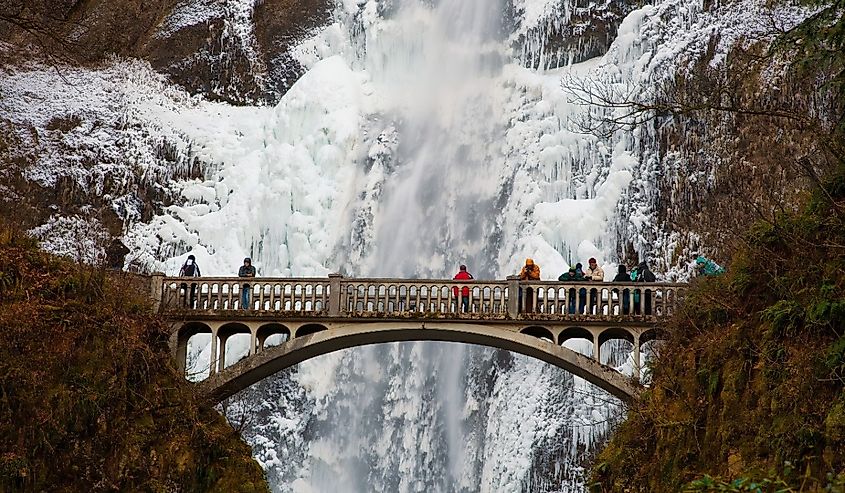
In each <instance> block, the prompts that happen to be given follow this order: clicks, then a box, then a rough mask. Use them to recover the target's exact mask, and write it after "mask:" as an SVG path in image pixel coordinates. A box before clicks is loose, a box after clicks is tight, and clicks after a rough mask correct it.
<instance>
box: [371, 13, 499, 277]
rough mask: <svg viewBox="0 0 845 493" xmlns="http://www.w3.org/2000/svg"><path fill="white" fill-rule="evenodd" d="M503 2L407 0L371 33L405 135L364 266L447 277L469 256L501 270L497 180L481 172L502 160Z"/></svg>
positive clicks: (378, 74)
mask: <svg viewBox="0 0 845 493" xmlns="http://www.w3.org/2000/svg"><path fill="white" fill-rule="evenodd" d="M503 12H504V5H503V2H502V0H492V1H491V0H443V1H441V2H439V3H438V4H437V5H436V6H435V7H433V8H432V7H430V6H429V5H427V3H426V2H420V1H418V0H406V1H404V2H402V3H400V4H399V7H398V10H397V12H396V14H395V17H394V18H393V19H392V20H391V21H389V22H388V23H387V24H386V25H385V26H384V27H382V28H381V29H379V30H378V32H376V33H372V34H368V36H367V43H366V55H365V59H364V63H365V66H366V70H367V71H368V73H370V74H371V77H372V80H373V84H374V85H375V86H376V90H377V91H378V92H379V93H380V94H387V95H388V96H387V97H389V98H391V101H390V102H389V103H388V104H389V105H390V107H392V108H394V111H395V112H394V113H393V114H389V115H388V116H389V117H390V118H392V119H393V120H394V121H396V122H397V125H398V133H399V135H400V136H401V138H400V140H399V145H398V147H397V149H396V157H395V160H396V161H395V162H396V172H395V176H394V177H393V178H392V179H391V181H390V184H389V185H388V186H387V187H386V188H385V194H384V200H383V201H381V203H380V205H379V209H378V213H377V215H376V218H375V221H374V223H375V224H374V227H375V228H376V235H375V240H374V242H373V245H372V253H371V254H370V255H369V259H367V260H366V261H365V263H364V265H363V266H362V267H363V268H362V270H363V271H364V272H365V273H367V274H373V275H388V276H393V275H397V276H399V275H401V276H412V277H417V276H419V277H426V276H427V277H432V276H434V277H443V276H445V275H447V274H448V273H449V272H450V271H452V270H456V269H457V264H458V263H462V262H466V263H468V264H470V265H471V266H473V268H474V270H475V271H476V275H486V276H490V275H492V274H494V273H495V270H496V268H495V265H494V264H493V263H492V262H491V259H490V258H489V257H486V256H485V255H484V253H485V248H484V246H485V243H487V242H489V241H491V240H492V239H494V238H495V229H496V227H495V224H496V212H495V198H496V191H497V190H496V185H497V183H496V182H495V181H492V180H485V179H483V178H482V177H489V176H496V173H497V170H498V169H501V168H502V165H501V161H502V155H501V152H500V149H499V147H500V145H497V143H500V142H501V141H502V138H503V136H504V122H502V121H501V120H502V116H503V115H502V112H501V111H500V108H501V106H499V107H498V108H497V107H496V105H497V103H498V101H497V97H496V96H498V95H499V94H500V93H501V91H497V89H498V85H499V84H500V79H499V78H498V76H499V75H500V74H501V71H502V67H503V65H504V62H503V53H502V49H503V48H502V46H503V44H502V40H501V39H500V38H501V37H502V22H503V21H502V15H503Z"/></svg>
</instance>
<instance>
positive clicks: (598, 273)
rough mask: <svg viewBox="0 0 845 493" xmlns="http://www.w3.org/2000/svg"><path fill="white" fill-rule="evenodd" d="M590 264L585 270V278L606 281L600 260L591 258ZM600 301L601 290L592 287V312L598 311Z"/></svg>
mask: <svg viewBox="0 0 845 493" xmlns="http://www.w3.org/2000/svg"><path fill="white" fill-rule="evenodd" d="M588 263H589V266H588V267H587V270H585V271H584V279H586V280H588V281H596V282H602V281H604V271H603V270H602V269H601V267H599V264H598V262H596V259H595V258H590V260H589V262H588ZM598 301H599V291H598V289H591V290H590V313H595V311H596V304H598Z"/></svg>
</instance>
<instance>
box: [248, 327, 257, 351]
mask: <svg viewBox="0 0 845 493" xmlns="http://www.w3.org/2000/svg"><path fill="white" fill-rule="evenodd" d="M257 343H258V329H256V328H255V327H250V330H249V356H252V355H253V354H255V352H256V351H257V349H256V347H255V346H256V344H257Z"/></svg>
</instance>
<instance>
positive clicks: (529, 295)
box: [519, 258, 540, 313]
mask: <svg viewBox="0 0 845 493" xmlns="http://www.w3.org/2000/svg"><path fill="white" fill-rule="evenodd" d="M519 280H520V281H539V280H540V266H539V265H537V264H535V263H534V259H530V258H527V259H525V265H524V266H523V267H522V270H521V271H520V272H519ZM519 306H520V308H522V307H523V306H525V311H526V312H528V313H530V312H533V311H534V290H533V289H531V288H525V305H523V304H522V288H519Z"/></svg>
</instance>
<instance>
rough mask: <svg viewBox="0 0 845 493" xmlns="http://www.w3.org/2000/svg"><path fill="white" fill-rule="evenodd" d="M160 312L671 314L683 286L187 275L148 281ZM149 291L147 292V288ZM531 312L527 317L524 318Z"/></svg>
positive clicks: (509, 315) (487, 315)
mask: <svg viewBox="0 0 845 493" xmlns="http://www.w3.org/2000/svg"><path fill="white" fill-rule="evenodd" d="M154 284H155V285H156V286H158V287H159V294H160V302H161V304H160V308H161V309H162V310H166V311H178V310H201V311H226V310H241V309H243V308H244V307H243V306H242V305H241V301H242V293H243V291H244V290H246V289H248V290H249V306H248V307H247V308H248V309H249V310H251V311H254V312H293V313H297V314H301V315H313V316H346V317H368V316H394V317H421V316H441V317H448V316H456V317H461V316H475V315H474V314H478V316H482V317H485V318H515V317H520V316H526V317H530V316H544V317H597V316H640V317H667V316H671V315H672V314H673V313H674V312H675V310H676V309H677V306H678V303H679V302H680V301H681V299H682V297H683V294H684V291H685V288H686V285H685V284H669V283H606V282H583V283H564V282H552V281H530V282H525V281H519V280H518V278H514V277H510V278H508V279H507V280H506V281H456V280H451V279H379V278H375V279H361V278H343V277H342V276H339V275H330V276H329V277H328V278H262V277H257V278H251V279H245V278H237V277H235V278H232V277H189V278H168V277H163V276H159V277H158V278H157V280H154ZM154 289H155V288H154ZM528 314H533V315H528Z"/></svg>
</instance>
